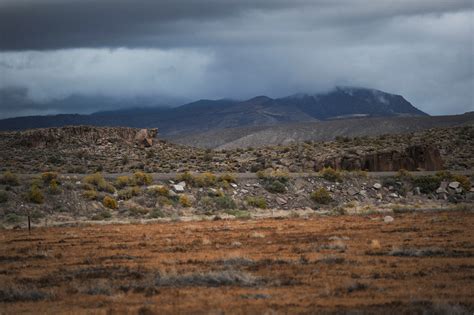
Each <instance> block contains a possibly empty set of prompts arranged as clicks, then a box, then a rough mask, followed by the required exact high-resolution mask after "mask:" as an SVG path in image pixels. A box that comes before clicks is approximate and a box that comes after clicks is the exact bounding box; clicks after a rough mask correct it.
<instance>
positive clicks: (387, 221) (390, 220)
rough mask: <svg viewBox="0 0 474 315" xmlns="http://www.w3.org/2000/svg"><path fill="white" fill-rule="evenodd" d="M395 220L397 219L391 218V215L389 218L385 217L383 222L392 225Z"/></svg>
mask: <svg viewBox="0 0 474 315" xmlns="http://www.w3.org/2000/svg"><path fill="white" fill-rule="evenodd" d="M394 220H395V219H394V218H393V217H391V216H389V215H387V216H385V217H384V218H383V222H385V223H391V222H393V221H394Z"/></svg>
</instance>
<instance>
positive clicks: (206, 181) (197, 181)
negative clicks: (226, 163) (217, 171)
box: [194, 172, 217, 187]
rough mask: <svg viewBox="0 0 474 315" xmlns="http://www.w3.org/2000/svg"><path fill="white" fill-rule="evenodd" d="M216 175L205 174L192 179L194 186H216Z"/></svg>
mask: <svg viewBox="0 0 474 315" xmlns="http://www.w3.org/2000/svg"><path fill="white" fill-rule="evenodd" d="M216 182H217V177H216V175H214V174H212V173H209V172H205V173H202V174H199V175H197V176H195V177H194V185H196V186H198V187H212V186H214V185H215V184H216Z"/></svg>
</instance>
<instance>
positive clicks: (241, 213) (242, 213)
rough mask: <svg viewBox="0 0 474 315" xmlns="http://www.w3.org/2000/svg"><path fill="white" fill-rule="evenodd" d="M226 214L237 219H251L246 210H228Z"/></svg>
mask: <svg viewBox="0 0 474 315" xmlns="http://www.w3.org/2000/svg"><path fill="white" fill-rule="evenodd" d="M225 213H227V214H230V215H233V216H234V217H236V218H237V219H250V218H251V215H250V212H248V211H246V210H236V209H233V210H227V211H225Z"/></svg>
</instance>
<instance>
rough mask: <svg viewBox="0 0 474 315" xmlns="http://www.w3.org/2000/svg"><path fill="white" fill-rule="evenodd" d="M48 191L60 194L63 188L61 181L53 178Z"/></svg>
mask: <svg viewBox="0 0 474 315" xmlns="http://www.w3.org/2000/svg"><path fill="white" fill-rule="evenodd" d="M48 191H49V193H50V194H53V195H55V194H59V193H60V192H61V189H59V183H58V182H57V181H56V180H55V179H53V180H51V181H50V182H49V188H48Z"/></svg>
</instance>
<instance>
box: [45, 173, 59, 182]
mask: <svg viewBox="0 0 474 315" xmlns="http://www.w3.org/2000/svg"><path fill="white" fill-rule="evenodd" d="M58 177H59V175H58V173H56V172H44V173H43V174H41V180H42V181H43V183H44V184H45V185H49V184H50V183H51V182H52V181H55V182H56V183H58Z"/></svg>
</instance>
